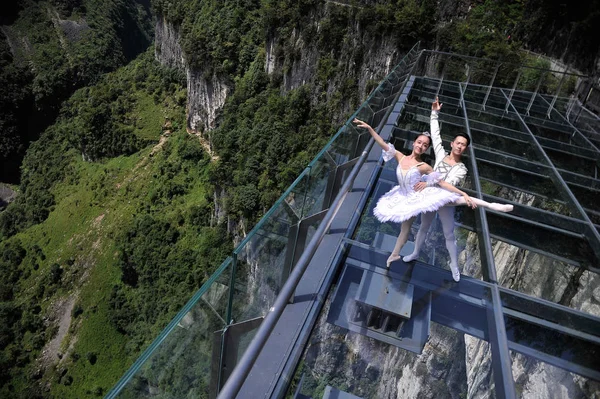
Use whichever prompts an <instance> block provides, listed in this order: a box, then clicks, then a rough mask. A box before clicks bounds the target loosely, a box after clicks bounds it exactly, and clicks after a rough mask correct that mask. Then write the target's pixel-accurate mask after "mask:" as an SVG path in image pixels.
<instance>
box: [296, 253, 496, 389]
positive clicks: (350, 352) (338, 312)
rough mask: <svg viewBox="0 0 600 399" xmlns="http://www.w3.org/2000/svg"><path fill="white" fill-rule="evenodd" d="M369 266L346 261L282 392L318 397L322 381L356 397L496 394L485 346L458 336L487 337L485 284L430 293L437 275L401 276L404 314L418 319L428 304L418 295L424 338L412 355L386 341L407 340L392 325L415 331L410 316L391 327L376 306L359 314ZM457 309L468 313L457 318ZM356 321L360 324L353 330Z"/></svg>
mask: <svg viewBox="0 0 600 399" xmlns="http://www.w3.org/2000/svg"><path fill="white" fill-rule="evenodd" d="M368 268H369V266H368V265H365V264H364V262H359V261H358V260H352V259H349V260H348V262H347V263H346V265H345V268H344V271H343V272H342V274H341V276H340V278H339V280H338V281H337V283H336V288H335V290H331V291H330V294H329V296H328V298H327V300H326V302H325V305H324V307H323V311H322V313H321V315H320V316H319V319H318V321H317V323H316V325H315V328H314V329H313V331H312V333H311V336H310V337H309V339H308V343H307V346H306V348H305V352H304V354H303V355H302V357H301V360H300V363H299V366H298V368H297V370H296V373H295V376H294V377H293V381H294V382H293V383H292V385H291V387H290V389H289V390H288V397H291V396H292V395H294V394H297V393H299V394H302V395H305V396H307V397H312V398H320V397H323V394H324V392H325V390H326V387H327V386H330V387H333V388H335V389H337V390H340V391H343V392H346V393H349V394H352V395H356V396H359V397H361V398H380V397H417V396H426V397H454V396H464V397H469V395H476V394H477V393H485V394H486V395H489V396H487V397H495V394H494V379H493V371H492V366H491V353H490V352H491V351H490V346H489V345H488V344H487V343H486V342H484V341H481V340H480V338H479V337H476V336H471V335H467V334H465V330H466V331H470V332H472V333H473V334H477V335H480V336H483V335H488V333H487V322H486V319H487V318H486V316H485V315H486V305H485V304H486V299H485V298H486V297H487V296H488V293H487V290H485V289H479V290H475V291H469V290H465V291H462V292H461V287H460V286H453V287H452V288H449V287H443V286H439V287H437V289H435V290H433V291H430V290H431V289H432V288H433V287H434V286H435V285H431V284H435V283H434V281H435V282H437V283H439V281H438V280H436V278H435V277H431V273H430V272H428V271H427V270H425V269H423V270H421V269H419V270H418V271H417V270H415V271H413V273H412V278H411V277H406V278H410V283H411V284H414V295H413V297H412V298H413V300H414V301H415V302H413V307H412V313H411V315H410V319H409V320H417V319H419V317H420V316H421V315H422V313H421V312H422V311H423V310H425V309H427V307H424V308H420V307H419V306H418V304H419V303H420V302H419V301H421V300H422V298H423V297H422V295H423V293H425V294H426V296H427V297H428V298H431V299H430V300H431V302H430V303H431V320H432V322H431V324H430V326H429V334H428V335H429V337H428V339H426V342H427V344H426V345H424V346H423V347H422V353H420V354H418V351H419V350H418V349H417V350H416V351H413V350H412V349H411V350H407V349H404V348H402V347H399V346H396V345H395V344H394V343H392V342H400V341H401V342H402V343H401V345H402V344H404V343H406V341H407V340H408V339H409V338H405V339H403V340H397V339H395V338H394V336H395V335H394V334H395V331H396V329H397V328H399V330H400V331H401V332H400V334H401V336H404V334H408V335H409V336H410V331H411V330H410V327H409V326H412V328H413V330H412V331H415V330H414V328H416V327H415V326H416V324H409V323H416V321H414V322H409V321H405V322H404V323H406V324H403V325H400V326H397V325H396V324H394V323H395V322H396V318H394V317H393V316H389V317H388V316H387V315H386V314H383V313H381V312H380V311H379V313H381V315H379V313H378V311H375V312H374V313H372V314H371V313H370V312H369V314H367V313H363V312H364V311H365V310H366V309H365V308H364V307H363V305H362V303H365V304H366V303H369V300H368V299H362V296H361V294H360V292H361V291H359V287H360V286H361V284H367V283H366V282H363V281H362V279H363V277H364V276H371V274H365V273H371V272H367V271H366V270H367V269H368ZM368 270H372V269H368ZM375 274H377V271H375ZM373 276H374V275H373ZM380 276H384V275H383V274H380ZM391 278H392V279H394V281H396V282H398V281H401V280H402V279H401V277H394V276H392V277H391ZM396 278H398V280H396ZM369 279H370V277H369ZM373 279H375V277H373ZM365 281H366V280H365ZM425 287H428V288H425ZM429 295H431V296H429ZM359 297H360V298H361V299H357V298H359ZM363 301H364V302H363ZM457 314H462V315H467V316H468V317H466V318H464V319H461V320H457V319H456V318H455V316H456V315H457ZM373 315H374V316H373ZM367 319H368V320H367ZM467 319H468V320H472V321H473V322H474V323H475V325H470V324H469V323H468V322H467V321H466V320H467ZM435 320H438V321H435ZM344 323H345V324H344ZM364 323H366V324H364ZM342 325H347V326H348V328H344V327H342ZM355 325H357V326H362V325H366V327H364V328H363V329H362V330H360V328H361V327H354V326H355ZM450 325H452V326H456V328H453V327H451V326H450ZM390 326H391V327H390ZM359 330H360V332H359ZM367 330H368V332H367ZM367 334H371V335H367ZM386 337H388V338H386ZM386 339H387V340H390V341H386Z"/></svg>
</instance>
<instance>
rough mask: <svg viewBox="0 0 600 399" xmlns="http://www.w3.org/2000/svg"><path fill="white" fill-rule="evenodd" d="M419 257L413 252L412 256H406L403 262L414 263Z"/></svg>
mask: <svg viewBox="0 0 600 399" xmlns="http://www.w3.org/2000/svg"><path fill="white" fill-rule="evenodd" d="M418 257H419V253H418V252H413V253H412V254H410V255H406V256H405V257H404V258H402V260H403V261H405V262H412V261H413V260H415V259H417V258H418Z"/></svg>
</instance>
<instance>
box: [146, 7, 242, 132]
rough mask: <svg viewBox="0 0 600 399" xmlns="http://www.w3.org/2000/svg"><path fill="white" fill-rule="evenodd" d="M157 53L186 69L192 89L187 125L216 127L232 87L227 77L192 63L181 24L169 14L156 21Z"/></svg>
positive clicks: (195, 129)
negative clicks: (169, 19) (186, 50)
mask: <svg viewBox="0 0 600 399" xmlns="http://www.w3.org/2000/svg"><path fill="white" fill-rule="evenodd" d="M155 55H156V59H157V60H158V61H159V62H160V63H161V64H162V65H165V66H167V67H169V68H176V69H179V70H181V71H183V72H185V75H186V80H187V93H188V99H187V124H188V126H187V127H188V128H189V129H190V130H191V131H193V132H204V131H206V130H211V129H214V128H215V127H216V121H217V114H218V112H219V110H220V109H221V108H222V107H223V105H224V104H225V100H226V98H227V94H228V93H229V91H230V88H229V87H228V85H227V84H225V79H223V78H219V77H218V76H216V75H215V74H214V73H213V74H207V72H206V71H202V70H197V69H194V68H192V67H190V66H189V65H188V63H187V62H186V59H185V54H184V52H183V49H182V48H181V32H180V28H179V26H176V25H174V24H172V23H169V22H167V21H166V20H165V18H158V19H157V22H156V39H155Z"/></svg>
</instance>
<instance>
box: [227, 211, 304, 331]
mask: <svg viewBox="0 0 600 399" xmlns="http://www.w3.org/2000/svg"><path fill="white" fill-rule="evenodd" d="M296 224H297V219H296V215H294V214H291V213H290V212H289V209H288V208H287V206H286V205H285V204H283V203H280V204H279V205H278V206H277V208H276V209H275V210H274V212H273V213H271V215H270V216H268V218H267V219H264V220H262V221H261V224H260V227H259V228H258V229H255V230H253V232H252V233H251V234H250V235H248V237H246V238H245V239H244V241H243V242H242V243H241V244H240V246H238V248H236V250H235V253H237V260H236V265H235V286H234V292H233V300H232V318H233V320H234V322H236V323H237V322H240V321H244V320H249V319H253V318H256V317H261V316H264V315H265V314H266V313H267V311H268V310H269V308H270V307H271V306H272V305H273V303H274V301H275V298H276V297H277V295H278V294H279V291H280V290H281V287H282V286H283V284H284V282H285V279H286V278H287V275H286V274H285V273H286V271H289V268H290V265H289V260H290V255H289V253H288V251H292V250H293V248H294V245H295V242H296V238H297V235H296V234H295V229H294V226H295V225H296Z"/></svg>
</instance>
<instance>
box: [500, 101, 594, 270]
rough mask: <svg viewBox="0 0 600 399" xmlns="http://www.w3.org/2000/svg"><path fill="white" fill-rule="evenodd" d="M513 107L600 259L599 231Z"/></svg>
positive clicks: (534, 147) (535, 149)
mask: <svg viewBox="0 0 600 399" xmlns="http://www.w3.org/2000/svg"><path fill="white" fill-rule="evenodd" d="M505 96H506V95H505ZM511 106H512V107H513V110H514V111H515V115H516V116H517V118H518V120H519V122H520V123H521V126H522V128H523V130H524V131H525V132H527V133H529V137H530V140H531V142H532V143H533V149H534V151H536V153H537V154H538V156H539V157H540V158H541V159H543V160H545V161H546V163H547V164H548V166H549V167H550V170H551V171H552V175H551V176H550V178H551V179H552V180H553V182H554V185H555V187H556V188H558V189H559V191H560V192H561V194H562V195H563V199H564V200H565V201H566V202H567V204H568V205H569V206H570V207H572V208H571V209H573V210H577V212H579V214H580V215H581V218H582V219H583V220H584V221H585V222H586V225H587V229H586V231H585V233H584V234H585V236H586V237H587V239H588V242H589V244H590V247H591V248H592V250H593V251H594V254H595V255H596V256H597V257H598V258H599V259H600V233H598V230H596V228H595V226H594V224H593V223H592V221H591V220H590V218H589V216H588V215H587V213H586V212H585V210H584V209H583V207H582V206H581V204H580V203H579V201H578V200H577V198H576V197H575V195H574V194H573V192H572V191H571V189H570V188H569V186H568V185H567V183H566V182H565V181H564V179H563V178H562V176H561V174H560V173H559V172H558V170H557V169H556V167H555V166H554V164H553V163H552V161H551V160H550V158H549V157H548V154H546V152H545V151H544V148H543V147H542V146H541V145H540V143H539V142H538V141H537V139H536V137H535V135H534V134H533V133H532V132H531V130H529V126H527V124H526V123H525V121H524V120H523V118H522V117H521V115H520V114H519V113H518V112H517V111H516V109H515V108H514V106H513V105H512V104H511Z"/></svg>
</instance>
